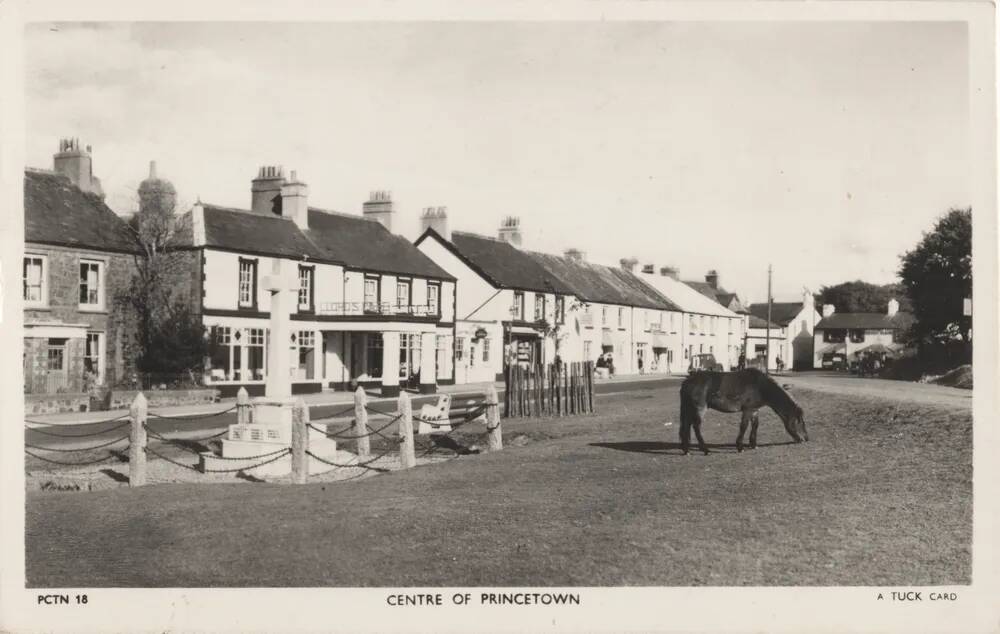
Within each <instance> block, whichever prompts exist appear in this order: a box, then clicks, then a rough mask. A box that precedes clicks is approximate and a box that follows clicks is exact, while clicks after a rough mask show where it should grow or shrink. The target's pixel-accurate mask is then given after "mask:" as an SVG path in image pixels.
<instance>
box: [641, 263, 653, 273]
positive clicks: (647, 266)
mask: <svg viewBox="0 0 1000 634" xmlns="http://www.w3.org/2000/svg"><path fill="white" fill-rule="evenodd" d="M642 272H643V273H645V274H647V275H653V274H655V273H656V267H655V266H653V265H652V264H643V265H642Z"/></svg>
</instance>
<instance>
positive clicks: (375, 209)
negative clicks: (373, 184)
mask: <svg viewBox="0 0 1000 634" xmlns="http://www.w3.org/2000/svg"><path fill="white" fill-rule="evenodd" d="M361 215H362V216H364V218H365V220H371V221H373V222H377V223H379V224H380V225H382V226H383V227H385V228H386V230H387V231H389V232H390V233H391V232H392V218H393V206H392V192H390V191H389V190H386V189H381V190H376V191H373V192H370V193H369V194H368V201H367V202H366V203H364V204H363V205H361Z"/></svg>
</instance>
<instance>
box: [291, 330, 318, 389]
mask: <svg viewBox="0 0 1000 634" xmlns="http://www.w3.org/2000/svg"><path fill="white" fill-rule="evenodd" d="M297 339H298V341H297V343H298V358H297V359H296V361H297V363H296V367H297V370H298V371H297V372H296V378H298V379H299V380H306V381H309V380H312V379H314V378H316V376H315V374H316V333H315V332H313V331H312V330H300V331H299V332H298V336H297Z"/></svg>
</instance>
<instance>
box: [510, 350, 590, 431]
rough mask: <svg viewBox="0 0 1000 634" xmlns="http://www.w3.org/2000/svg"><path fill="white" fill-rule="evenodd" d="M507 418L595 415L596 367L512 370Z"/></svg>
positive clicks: (573, 365) (583, 364)
mask: <svg viewBox="0 0 1000 634" xmlns="http://www.w3.org/2000/svg"><path fill="white" fill-rule="evenodd" d="M504 383H505V386H506V390H504V415H505V416H506V417H507V418H520V417H531V416H572V415H574V414H593V413H594V363H593V362H592V361H586V362H574V363H563V364H561V366H560V367H559V368H558V369H557V368H556V366H555V365H554V364H552V363H550V364H548V365H537V366H530V367H521V366H519V365H512V366H508V367H507V370H506V372H505V373H504Z"/></svg>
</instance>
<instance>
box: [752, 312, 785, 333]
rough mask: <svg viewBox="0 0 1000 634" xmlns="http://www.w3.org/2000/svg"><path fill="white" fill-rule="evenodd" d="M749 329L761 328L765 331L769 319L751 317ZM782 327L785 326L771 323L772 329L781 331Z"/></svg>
mask: <svg viewBox="0 0 1000 634" xmlns="http://www.w3.org/2000/svg"><path fill="white" fill-rule="evenodd" d="M748 327H750V328H760V329H761V330H764V329H766V328H767V318H766V317H758V316H757V315H750V323H749V324H748ZM782 327H783V326H781V325H779V324H776V323H774V322H773V321H772V322H771V328H772V329H775V330H777V329H781V328H782Z"/></svg>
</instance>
